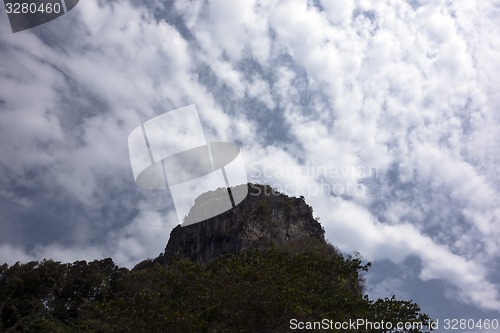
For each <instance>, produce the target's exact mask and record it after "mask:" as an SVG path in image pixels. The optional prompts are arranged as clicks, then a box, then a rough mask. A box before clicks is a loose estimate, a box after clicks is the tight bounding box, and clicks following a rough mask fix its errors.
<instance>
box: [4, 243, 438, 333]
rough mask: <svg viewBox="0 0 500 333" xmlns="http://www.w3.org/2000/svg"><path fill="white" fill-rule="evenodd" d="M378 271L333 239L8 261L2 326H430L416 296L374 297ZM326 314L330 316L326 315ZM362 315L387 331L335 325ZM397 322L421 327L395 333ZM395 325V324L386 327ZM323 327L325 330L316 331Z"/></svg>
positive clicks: (100, 329)
mask: <svg viewBox="0 0 500 333" xmlns="http://www.w3.org/2000/svg"><path fill="white" fill-rule="evenodd" d="M369 267H370V263H365V262H363V260H362V259H361V258H359V257H358V256H347V257H346V256H343V255H342V254H340V252H339V251H337V250H336V249H335V248H334V247H333V246H331V245H329V244H326V245H325V244H320V243H317V244H312V245H311V244H307V245H304V244H298V245H297V244H290V245H288V246H286V247H283V248H273V249H267V250H263V251H258V250H249V251H245V252H242V253H238V254H233V255H226V256H221V257H218V258H216V259H215V260H213V261H212V262H210V263H208V264H198V263H193V262H191V261H189V260H186V259H181V258H177V259H175V260H173V261H172V263H171V264H169V265H161V264H159V263H157V262H155V261H153V260H146V261H143V262H142V263H140V264H138V265H137V266H136V267H135V268H134V269H132V270H129V269H126V268H121V267H118V266H117V265H116V264H115V263H114V262H113V261H112V260H111V259H103V260H95V261H93V262H85V261H77V262H74V263H71V264H70V263H60V262H55V261H52V260H44V261H43V262H29V263H25V264H21V263H16V264H14V265H12V266H8V265H6V264H5V265H3V266H0V316H1V318H0V331H2V332H175V333H182V332H186V333H187V332H305V331H310V330H308V329H307V328H311V326H307V325H314V324H315V323H314V322H317V323H316V324H318V325H319V324H322V325H326V324H327V323H329V325H331V326H321V328H320V329H318V330H315V331H318V332H321V331H328V332H427V331H428V329H427V326H426V325H423V326H422V327H419V323H424V324H425V323H428V322H429V317H428V316H427V315H426V314H423V313H421V311H420V308H419V306H418V305H417V304H415V303H413V302H412V301H406V300H397V299H396V298H395V297H391V298H386V299H378V300H370V299H369V298H368V297H367V296H366V295H364V287H363V281H364V279H363V276H364V274H366V272H367V271H368V269H369ZM324 319H326V320H324ZM359 319H363V320H365V321H366V322H368V321H370V322H371V323H372V324H374V323H375V324H376V323H381V322H382V321H383V322H384V323H385V327H383V328H382V327H375V326H372V327H368V326H365V327H356V328H353V327H352V326H351V327H348V326H345V327H344V328H340V326H338V327H337V328H339V329H335V326H334V323H337V325H340V323H347V322H349V321H351V322H352V321H355V320H359ZM398 322H405V323H407V325H408V326H409V324H408V323H413V325H412V326H413V327H408V326H407V328H406V329H402V330H395V329H394V328H396V325H397V323H398ZM387 323H390V325H391V326H392V328H393V330H388V329H387V327H388V326H389V325H388V324H387ZM316 328H318V327H316Z"/></svg>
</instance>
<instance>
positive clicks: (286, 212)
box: [158, 184, 326, 263]
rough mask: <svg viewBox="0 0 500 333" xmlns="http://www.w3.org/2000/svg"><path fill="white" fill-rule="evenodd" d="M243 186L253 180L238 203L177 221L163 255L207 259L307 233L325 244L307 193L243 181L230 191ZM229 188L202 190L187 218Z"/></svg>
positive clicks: (277, 243) (166, 258)
mask: <svg viewBox="0 0 500 333" xmlns="http://www.w3.org/2000/svg"><path fill="white" fill-rule="evenodd" d="M244 186H248V195H247V197H246V198H245V199H244V200H243V201H242V202H241V203H240V204H239V205H237V206H236V207H234V208H233V209H231V210H229V211H227V212H224V213H222V214H220V215H217V216H214V217H212V218H209V219H207V220H204V221H202V222H199V223H195V224H191V225H187V226H184V227H181V226H180V225H178V226H177V227H175V228H174V229H173V230H172V232H171V233H170V239H169V241H168V244H167V246H166V248H165V252H164V253H163V254H162V255H161V256H160V258H158V259H159V260H160V261H161V262H168V261H169V258H171V257H173V256H179V255H180V256H182V257H186V258H189V259H191V260H192V261H194V262H199V263H207V262H210V261H211V260H212V259H214V258H216V257H217V256H220V255H224V254H234V253H238V252H240V251H244V250H247V249H251V248H258V249H263V248H267V247H270V246H282V245H285V244H287V243H290V242H294V241H300V240H304V239H316V240H318V241H320V242H321V243H325V244H326V242H325V238H324V234H325V231H324V229H323V228H322V227H321V225H320V224H319V222H318V221H317V220H315V219H314V217H313V212H312V208H311V206H309V205H308V204H306V202H305V201H304V198H303V197H300V198H295V197H289V196H287V195H284V194H281V193H279V192H276V191H275V190H273V189H272V188H271V187H270V186H269V185H258V184H245V185H239V186H236V187H233V188H231V191H232V192H233V193H237V192H238V191H241V190H242V189H244V188H243V187H244ZM225 190H226V189H217V190H215V191H210V192H207V193H205V194H202V195H201V196H200V197H199V198H198V199H197V200H196V201H195V204H194V206H193V208H192V209H191V211H190V213H189V214H188V216H187V217H186V218H187V219H189V216H190V215H191V214H200V213H202V212H203V210H204V209H209V208H208V207H209V206H210V204H211V201H213V200H218V199H217V198H218V197H219V196H218V193H221V192H220V191H225ZM218 191H219V192H218ZM201 203H203V204H201Z"/></svg>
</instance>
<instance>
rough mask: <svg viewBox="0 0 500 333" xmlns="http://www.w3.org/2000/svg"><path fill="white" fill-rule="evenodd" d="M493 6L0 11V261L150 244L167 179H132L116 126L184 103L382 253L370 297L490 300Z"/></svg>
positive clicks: (147, 249) (498, 216) (264, 171)
mask: <svg viewBox="0 0 500 333" xmlns="http://www.w3.org/2000/svg"><path fill="white" fill-rule="evenodd" d="M499 14H500V3H499V2H498V1H479V2H476V1H466V0H458V1H424V0H418V1H402V0H385V1H363V0H357V1H352V0H342V1H339V0H337V1H335V2H327V1H321V2H319V1H318V2H309V3H308V2H307V1H305V0H303V1H288V2H280V3H278V4H273V5H271V4H269V3H268V2H260V1H249V0H244V1H243V0H242V1H222V0H217V1H208V2H204V1H193V2H181V1H179V2H176V3H172V2H169V1H166V2H163V1H148V2H147V4H142V3H140V2H139V1H132V2H129V1H112V2H111V1H110V2H106V3H104V2H97V1H90V0H89V1H87V0H86V1H80V3H79V5H78V6H77V7H76V8H75V9H74V10H72V11H71V12H69V13H68V14H66V15H64V16H63V17H61V18H59V19H57V20H55V21H52V22H50V23H47V24H44V25H42V26H40V27H37V28H34V29H32V30H29V31H25V32H21V33H17V34H12V33H10V31H8V28H5V27H6V24H5V23H6V17H5V14H4V13H3V14H2V15H3V16H0V23H2V24H3V28H2V29H3V30H2V31H1V33H0V59H1V63H0V151H1V159H0V227H1V231H2V232H1V234H0V262H4V261H6V262H9V263H13V262H16V261H28V260H41V259H43V258H55V259H57V260H61V261H73V260H77V259H86V260H90V259H94V258H103V257H108V256H111V257H112V258H113V259H114V260H115V261H116V262H117V263H118V264H120V265H126V266H128V267H131V266H133V265H134V264H136V263H137V262H139V261H141V260H142V259H144V258H148V257H155V256H157V255H158V254H159V253H160V252H161V251H162V250H163V248H164V246H165V244H166V242H167V240H168V234H169V232H170V230H171V229H172V228H173V227H174V226H175V225H177V224H178V223H179V221H178V220H177V217H176V215H175V212H174V211H173V204H172V202H171V198H170V197H169V195H168V193H166V192H160V191H146V190H141V189H139V188H138V187H136V185H135V184H134V181H133V177H132V171H131V168H130V163H129V156H128V150H127V137H128V135H129V133H130V132H131V131H132V130H133V129H134V128H136V127H137V126H139V125H140V124H141V122H144V121H146V120H148V119H150V118H152V117H154V116H155V115H159V114H162V113H164V112H166V111H169V110H173V109H176V108H179V107H183V106H186V105H190V104H196V106H197V108H198V111H199V113H200V117H201V119H202V122H203V124H204V126H205V130H206V132H207V133H206V134H207V136H208V137H209V139H214V140H227V141H231V142H236V143H238V144H239V145H240V146H241V147H242V152H243V156H244V159H245V162H246V164H247V174H248V177H249V179H250V180H252V181H254V182H267V183H269V184H271V185H273V186H275V187H276V188H277V189H279V190H282V191H284V192H287V193H288V194H290V195H296V196H298V195H304V196H305V197H306V200H307V202H308V203H309V204H311V206H312V207H313V208H314V212H315V216H317V217H320V219H321V223H322V224H323V225H324V227H325V229H326V231H327V234H326V236H327V238H328V240H329V241H330V242H332V243H333V244H334V245H336V246H338V247H339V248H340V249H341V250H343V251H345V252H346V253H351V252H352V251H359V252H360V253H361V254H362V255H363V257H364V258H366V259H368V260H373V261H374V266H376V264H377V263H380V265H386V266H387V267H388V268H387V269H386V270H385V272H378V273H377V270H376V269H375V272H374V274H375V275H376V276H375V277H374V278H371V279H372V280H369V281H368V282H369V287H370V290H371V292H372V294H373V295H375V296H377V297H378V296H380V297H385V296H388V297H390V296H391V295H392V293H395V292H396V293H398V294H402V295H406V296H407V297H408V298H413V299H414V300H419V301H421V302H423V303H424V304H434V305H436V304H439V309H437V308H435V309H432V311H434V313H437V314H445V313H446V312H445V311H446V310H445V309H442V307H444V308H446V307H448V308H449V309H454V310H455V311H457V312H460V311H466V310H467V311H468V312H466V313H465V314H466V315H467V314H469V315H470V316H476V317H477V316H480V315H481V314H485V313H488V314H491V313H493V314H496V315H498V312H500V293H499V290H500V274H499V273H498V272H499V267H500V261H499V255H500V202H499V201H500V196H499V192H500V173H499V168H498V165H499V164H500V155H499V153H500V150H499V149H498V146H497V142H500V113H499V112H498V109H499V108H500V93H499V92H498V87H499V86H500V75H499V74H500V24H499V23H498V22H500V19H499ZM391 265H392V266H391ZM384 267H385V266H384ZM377 274H378V275H377ZM437 285H439V286H440V287H439V288H436V286H437ZM426 288H435V289H437V293H432V294H429V295H427V296H428V297H429V298H425V297H427V296H425V295H426V293H425V292H422V290H424V289H426ZM419 295H420V296H419ZM422 295H424V296H422ZM419 297H420V298H419ZM447 304H453V306H451V305H447ZM456 304H461V305H460V306H463V307H462V308H460V307H458V306H457V305H456ZM460 309H462V310H460ZM464 309H466V310H464ZM424 311H425V308H424ZM471 311H472V312H471ZM474 311H475V312H474ZM481 311H493V312H481ZM447 314H448V315H450V316H451V315H452V313H447ZM497 317H498V316H497Z"/></svg>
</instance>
